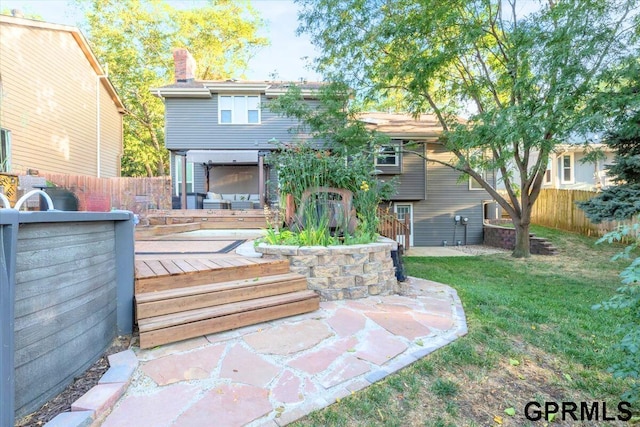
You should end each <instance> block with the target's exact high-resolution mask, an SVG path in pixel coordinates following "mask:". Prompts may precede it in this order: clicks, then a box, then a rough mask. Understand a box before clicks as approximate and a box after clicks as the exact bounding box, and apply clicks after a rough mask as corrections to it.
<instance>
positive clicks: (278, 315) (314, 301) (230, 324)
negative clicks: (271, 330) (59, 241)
mask: <svg viewBox="0 0 640 427" xmlns="http://www.w3.org/2000/svg"><path fill="white" fill-rule="evenodd" d="M318 308H320V297H319V296H318V295H314V296H313V297H310V298H306V299H302V300H297V301H291V302H286V303H283V304H279V305H273V306H267V307H262V308H255V309H253V310H249V311H243V312H237V313H231V314H227V315H223V316H219V317H214V318H207V319H203V320H199V321H195V322H190V323H185V324H177V325H175V326H170V327H167V328H163V329H155V330H151V331H140V348H152V347H155V346H158V345H162V344H167V343H171V342H176V341H181V340H185V339H187V338H194V337H198V336H202V335H207V334H214V333H217V332H222V331H228V330H231V329H236V328H240V327H243V326H248V325H255V324H258V323H262V322H267V321H270V320H275V319H282V318H284V317H289V316H294V315H297V314H302V313H309V312H312V311H315V310H317V309H318Z"/></svg>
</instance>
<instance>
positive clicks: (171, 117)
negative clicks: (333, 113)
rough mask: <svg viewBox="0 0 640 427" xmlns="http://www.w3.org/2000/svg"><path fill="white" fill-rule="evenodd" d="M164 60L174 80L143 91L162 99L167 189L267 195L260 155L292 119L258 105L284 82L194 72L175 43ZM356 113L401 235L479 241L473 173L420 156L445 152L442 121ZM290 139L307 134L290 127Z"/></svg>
mask: <svg viewBox="0 0 640 427" xmlns="http://www.w3.org/2000/svg"><path fill="white" fill-rule="evenodd" d="M174 60H175V63H176V70H175V75H176V82H175V83H174V84H171V85H168V86H164V87H161V88H158V89H153V91H154V93H155V94H156V95H157V96H160V97H162V99H163V100H164V104H165V118H166V125H165V145H166V147H167V148H168V149H169V151H170V152H171V169H172V174H173V176H174V177H175V180H174V182H175V184H174V191H175V194H176V195H177V194H180V195H185V196H188V197H183V198H182V203H181V205H182V207H183V208H185V207H189V208H194V207H195V208H202V207H204V206H203V204H204V203H206V202H201V201H200V198H201V197H203V196H202V195H204V194H205V193H216V194H219V195H222V196H223V197H222V199H223V200H224V199H229V198H230V199H232V200H234V199H235V200H236V201H238V200H237V197H238V195H243V197H245V198H247V199H256V200H255V201H256V202H258V203H255V204H254V206H253V207H261V206H263V205H264V204H265V203H267V202H268V201H270V200H275V199H276V197H277V195H276V194H275V192H274V189H273V186H269V185H267V182H268V181H271V182H276V180H277V171H275V170H269V168H268V166H266V165H265V163H264V156H265V155H266V154H268V153H269V152H270V151H272V150H275V149H276V148H277V147H276V146H275V145H274V144H273V143H272V141H274V140H279V141H290V140H291V139H292V135H291V133H290V129H292V128H296V126H297V125H298V122H297V121H296V120H295V119H291V118H286V117H280V116H278V115H277V114H274V113H272V112H271V111H269V109H268V104H269V102H270V100H272V99H274V98H275V97H278V96H281V95H282V94H284V93H286V91H287V89H288V87H289V86H290V84H291V83H282V82H268V81H262V82H257V81H235V80H230V81H197V80H195V79H194V76H195V63H194V61H193V59H192V58H191V56H190V54H189V53H188V52H187V51H186V50H185V49H176V50H175V51H174ZM319 85H320V83H310V82H301V83H299V86H300V88H301V91H302V94H303V96H304V97H305V99H307V101H308V102H309V103H310V104H312V105H314V104H315V105H317V104H318V102H319V101H318V100H317V99H316V97H317V95H316V93H317V90H318V88H319ZM362 120H363V121H365V122H366V123H368V124H369V125H370V126H371V127H373V128H375V129H376V130H378V131H380V132H383V133H385V134H387V135H388V136H389V137H390V138H391V142H390V144H389V146H388V147H383V149H382V151H381V153H380V155H379V156H378V157H377V160H376V165H375V167H376V169H377V173H378V174H379V178H380V179H391V178H392V177H397V182H398V185H397V192H396V194H395V195H394V196H393V198H392V200H389V201H388V202H389V206H390V208H391V209H393V211H394V212H396V213H397V214H398V216H399V217H400V218H401V219H404V217H405V216H408V217H409V220H410V223H411V229H412V235H411V240H412V242H411V244H412V245H416V246H439V245H443V244H448V245H455V244H458V243H459V244H479V243H481V242H482V237H483V220H484V219H485V218H486V217H487V216H488V215H489V214H490V212H489V211H490V209H489V207H488V206H489V204H490V203H491V202H492V200H491V198H490V196H489V195H488V193H487V192H486V191H485V190H483V189H482V188H480V187H479V185H478V184H477V183H476V182H475V181H474V180H469V179H468V178H467V179H463V180H461V178H460V174H459V173H457V172H455V171H453V170H452V169H450V168H448V167H446V166H442V165H439V164H436V163H433V162H427V160H426V158H431V159H436V160H443V161H449V160H451V157H452V154H451V153H450V152H448V151H446V150H445V149H444V147H443V146H442V145H441V144H439V143H438V141H437V140H438V136H439V134H440V132H441V131H442V128H441V127H440V126H439V125H438V123H437V121H436V120H435V118H434V117H432V116H422V117H421V118H420V119H418V120H414V119H413V118H411V117H409V116H406V115H401V114H381V113H370V114H367V115H365V116H363V117H362ZM296 138H298V139H300V138H302V139H304V138H308V136H307V135H301V134H296ZM410 141H413V142H418V143H420V144H417V146H416V151H417V153H412V152H408V151H406V150H404V149H401V148H402V147H404V146H405V145H406V146H408V145H409V142H410ZM182 170H186V174H183V173H182ZM183 175H184V178H183ZM490 178H491V180H493V179H494V177H493V175H492V176H491V177H490ZM199 194H200V195H199ZM217 207H224V206H217ZM231 207H232V208H233V206H231ZM243 207H247V205H243ZM494 210H495V209H494Z"/></svg>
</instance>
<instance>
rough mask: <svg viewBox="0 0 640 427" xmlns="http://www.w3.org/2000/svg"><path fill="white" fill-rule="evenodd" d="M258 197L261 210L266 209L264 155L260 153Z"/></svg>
mask: <svg viewBox="0 0 640 427" xmlns="http://www.w3.org/2000/svg"><path fill="white" fill-rule="evenodd" d="M258 195H259V197H260V208H261V209H262V208H264V154H262V153H258Z"/></svg>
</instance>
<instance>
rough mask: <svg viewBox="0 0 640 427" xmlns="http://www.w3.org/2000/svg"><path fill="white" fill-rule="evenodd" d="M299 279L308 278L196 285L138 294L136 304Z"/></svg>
mask: <svg viewBox="0 0 640 427" xmlns="http://www.w3.org/2000/svg"><path fill="white" fill-rule="evenodd" d="M297 279H305V280H306V277H305V276H303V275H301V274H298V273H285V274H277V275H273V276H266V277H261V278H257V279H239V280H231V281H228V282H220V283H210V284H207V285H195V286H189V287H186V288H175V289H167V290H163V291H155V292H143V293H139V294H136V303H138V304H144V303H148V302H153V301H160V300H165V299H171V298H179V297H187V296H193V295H199V294H206V293H211V292H222V291H227V290H231V289H237V288H242V287H253V286H260V285H266V284H269V283H275V282H283V281H290V280H297Z"/></svg>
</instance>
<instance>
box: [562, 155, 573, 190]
mask: <svg viewBox="0 0 640 427" xmlns="http://www.w3.org/2000/svg"><path fill="white" fill-rule="evenodd" d="M560 162H561V163H560V166H561V169H560V182H562V184H573V182H574V168H573V153H568V154H563V155H562V156H561V157H560Z"/></svg>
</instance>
